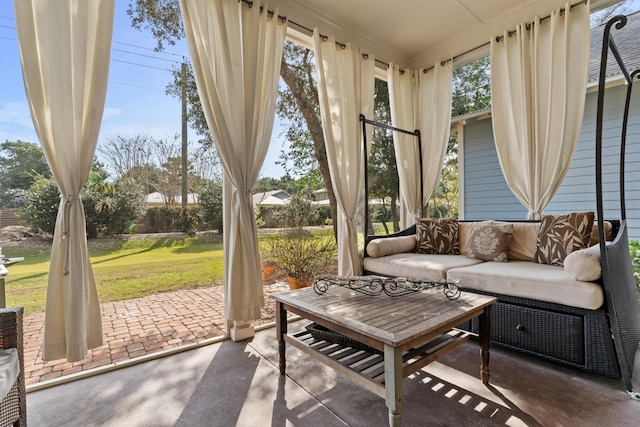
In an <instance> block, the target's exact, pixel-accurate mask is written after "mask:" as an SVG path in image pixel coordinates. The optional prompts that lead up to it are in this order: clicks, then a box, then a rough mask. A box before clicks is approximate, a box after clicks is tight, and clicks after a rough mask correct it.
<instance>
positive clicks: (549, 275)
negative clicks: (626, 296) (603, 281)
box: [447, 261, 604, 310]
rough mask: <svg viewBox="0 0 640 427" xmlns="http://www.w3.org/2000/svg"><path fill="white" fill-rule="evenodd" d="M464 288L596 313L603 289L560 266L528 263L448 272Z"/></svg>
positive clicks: (479, 265) (486, 265) (477, 267)
mask: <svg viewBox="0 0 640 427" xmlns="http://www.w3.org/2000/svg"><path fill="white" fill-rule="evenodd" d="M447 279H450V280H457V281H459V286H460V287H462V288H469V289H475V290H478V291H485V292H493V293H497V294H503V295H510V296H514V297H521V298H529V299H535V300H539V301H547V302H552V303H557V304H564V305H568V306H571V307H579V308H585V309H589V310H596V309H598V308H600V307H601V306H602V303H603V301H604V296H603V292H602V287H601V286H600V285H599V284H598V283H595V282H581V281H578V280H575V279H572V278H571V276H569V274H568V273H567V272H566V271H565V270H564V268H563V267H561V266H555V265H548V264H537V263H533V262H527V261H511V262H485V263H482V264H477V265H473V266H470V267H465V268H454V269H451V270H449V271H448V272H447Z"/></svg>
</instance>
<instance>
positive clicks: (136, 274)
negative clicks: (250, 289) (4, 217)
mask: <svg viewBox="0 0 640 427" xmlns="http://www.w3.org/2000/svg"><path fill="white" fill-rule="evenodd" d="M3 252H4V254H5V256H7V257H24V258H25V260H24V261H22V262H20V263H18V264H16V265H13V266H11V267H10V268H9V276H8V277H7V278H6V286H5V289H6V291H5V292H6V298H7V306H8V307H13V306H22V307H24V308H25V314H32V313H36V312H41V311H44V307H45V299H46V288H47V276H48V272H49V253H50V248H49V247H44V248H43V247H38V248H19V247H5V248H3ZM89 255H90V257H91V264H92V266H93V273H94V276H95V279H96V285H97V287H98V295H99V298H100V302H107V301H118V300H124V299H129V298H137V297H142V296H146V295H152V294H156V293H160V292H166V291H172V290H176V289H182V288H193V287H197V286H206V285H210V284H212V283H216V282H218V281H221V280H222V279H223V256H222V240H221V238H219V237H197V238H196V237H194V238H174V237H161V238H145V239H137V238H136V239H128V240H123V239H118V238H114V239H110V238H101V239H95V240H90V241H89Z"/></svg>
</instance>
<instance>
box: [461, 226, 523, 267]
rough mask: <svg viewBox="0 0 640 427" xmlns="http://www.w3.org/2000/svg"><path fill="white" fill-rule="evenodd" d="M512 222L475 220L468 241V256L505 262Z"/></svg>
mask: <svg viewBox="0 0 640 427" xmlns="http://www.w3.org/2000/svg"><path fill="white" fill-rule="evenodd" d="M512 231H513V224H509V223H498V222H477V223H476V224H475V225H474V231H473V234H472V235H471V239H470V243H469V252H468V253H467V256H468V257H469V258H475V259H480V260H483V261H498V262H507V261H508V259H507V253H508V252H509V244H510V243H511V232H512Z"/></svg>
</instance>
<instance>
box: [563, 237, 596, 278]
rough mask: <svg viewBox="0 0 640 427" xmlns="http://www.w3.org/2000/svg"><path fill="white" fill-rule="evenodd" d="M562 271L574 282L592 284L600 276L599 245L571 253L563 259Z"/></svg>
mask: <svg viewBox="0 0 640 427" xmlns="http://www.w3.org/2000/svg"><path fill="white" fill-rule="evenodd" d="M564 269H565V271H566V272H567V273H568V274H569V276H571V277H573V278H574V279H576V280H582V281H586V282H592V281H594V280H598V279H599V278H600V276H602V267H601V266H600V244H596V245H593V246H591V247H589V248H586V249H580V250H579V251H573V252H571V253H570V254H569V255H567V257H566V258H565V259H564Z"/></svg>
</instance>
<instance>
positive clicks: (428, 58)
mask: <svg viewBox="0 0 640 427" xmlns="http://www.w3.org/2000/svg"><path fill="white" fill-rule="evenodd" d="M576 1H577V0H572V3H575V2H576ZM566 3H567V0H271V1H269V3H268V7H269V9H273V8H274V7H278V8H279V14H280V15H283V16H287V18H288V19H289V20H291V21H294V22H295V23H298V24H301V25H303V26H305V27H307V28H310V29H313V28H314V27H318V29H319V31H320V33H321V34H324V35H333V36H334V37H335V38H336V40H338V41H340V42H345V43H346V42H353V43H356V44H357V45H359V46H360V47H362V49H363V51H364V52H367V53H369V54H372V55H375V57H376V59H379V60H381V61H383V62H386V63H389V62H394V63H396V64H398V65H400V66H401V67H402V68H412V69H418V68H422V67H431V66H433V65H434V63H435V62H436V61H442V60H445V59H447V58H451V57H453V56H456V55H459V54H461V53H463V52H466V51H468V50H470V49H473V48H475V47H477V46H478V45H482V44H484V43H487V42H488V41H489V40H490V39H491V37H493V36H498V35H501V34H502V33H503V32H504V31H505V30H511V29H513V28H514V27H515V25H517V24H518V23H521V22H526V21H530V20H532V18H533V17H535V16H536V15H538V16H546V15H549V13H550V12H551V11H552V10H554V9H557V8H560V7H564V6H565V5H566ZM602 3H609V4H610V3H615V0H613V1H612V0H595V1H593V0H592V9H593V7H594V6H597V7H601V4H602ZM291 27H292V28H293V29H295V28H296V27H295V26H291ZM290 34H291V31H290ZM299 37H300V38H301V40H302V41H304V39H305V38H306V41H307V43H308V40H309V39H308V33H307V32H306V31H304V30H301V34H300V35H299ZM294 38H296V37H295V36H294ZM487 52H488V51H487ZM485 55H486V53H485Z"/></svg>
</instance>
